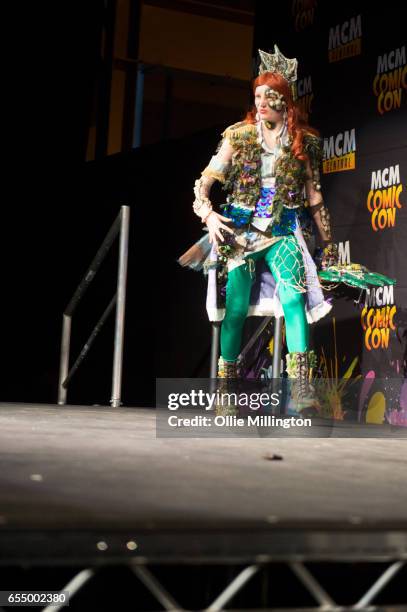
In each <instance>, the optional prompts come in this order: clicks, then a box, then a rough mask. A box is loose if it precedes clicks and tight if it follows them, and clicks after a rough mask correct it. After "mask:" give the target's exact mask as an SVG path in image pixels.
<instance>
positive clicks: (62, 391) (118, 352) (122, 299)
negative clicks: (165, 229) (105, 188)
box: [58, 206, 130, 408]
mask: <svg viewBox="0 0 407 612" xmlns="http://www.w3.org/2000/svg"><path fill="white" fill-rule="evenodd" d="M129 222H130V208H129V206H122V207H121V209H120V212H119V214H118V215H117V217H116V219H115V221H114V223H113V224H112V226H111V228H110V230H109V231H108V233H107V235H106V238H105V239H104V241H103V243H102V245H101V246H100V248H99V250H98V252H97V253H96V255H95V257H94V259H93V261H92V263H91V264H90V266H89V268H88V270H87V272H86V274H85V276H84V277H83V279H82V280H81V282H80V283H79V285H78V287H77V289H76V291H75V293H74V295H73V296H72V298H71V300H70V302H69V304H68V305H67V307H66V308H65V310H64V313H63V321H62V339H61V354H60V362H59V384H58V404H60V405H65V404H66V400H67V393H68V384H69V383H70V381H71V379H72V377H73V375H74V374H75V372H76V371H77V370H78V368H79V366H80V364H81V363H82V361H83V360H84V359H85V357H86V355H87V354H88V352H89V350H90V348H91V346H92V344H93V342H94V341H95V338H96V336H97V335H98V333H99V332H100V330H101V329H102V327H103V325H104V323H105V321H106V320H107V318H108V316H109V315H110V313H111V312H112V310H113V308H114V307H115V306H116V322H115V334H114V355H113V372H112V395H111V399H110V404H111V405H112V406H113V407H114V408H117V407H118V406H120V405H121V387H122V365H123V346H124V319H125V306H126V280H127V261H128V250H129ZM118 235H120V243H119V260H118V272H117V290H116V293H115V295H114V296H113V298H112V299H111V301H110V303H109V304H108V306H107V308H106V309H105V311H104V313H103V314H102V316H101V317H100V319H99V321H98V322H97V323H96V325H95V327H94V329H93V331H92V333H91V335H90V336H89V338H88V340H87V341H86V342H85V344H84V346H83V348H82V350H81V352H80V353H79V356H78V357H77V359H76V361H75V363H74V364H73V366H72V367H71V369H69V357H70V346H71V328H72V317H73V314H74V312H75V310H76V308H77V306H78V304H79V302H80V301H81V299H82V298H83V296H84V294H85V292H86V290H87V289H88V287H89V285H90V283H91V282H92V280H93V279H94V278H95V275H96V272H97V271H98V269H99V267H100V265H101V263H102V262H103V260H104V259H105V257H106V255H107V253H108V252H109V250H110V247H111V246H112V244H113V242H114V241H115V239H116V237H117V236H118Z"/></svg>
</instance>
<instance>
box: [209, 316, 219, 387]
mask: <svg viewBox="0 0 407 612" xmlns="http://www.w3.org/2000/svg"><path fill="white" fill-rule="evenodd" d="M219 334H220V323H219V322H218V321H215V322H213V323H212V342H211V365H210V377H211V378H216V377H217V375H218V358H219Z"/></svg>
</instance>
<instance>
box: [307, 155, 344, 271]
mask: <svg viewBox="0 0 407 612" xmlns="http://www.w3.org/2000/svg"><path fill="white" fill-rule="evenodd" d="M306 170H307V176H308V178H307V180H306V182H305V191H306V196H307V200H308V203H309V206H310V208H309V210H310V212H311V215H312V217H313V219H314V221H315V225H316V226H317V228H318V232H319V235H320V238H321V242H322V244H323V247H324V250H323V255H322V268H323V269H325V268H327V267H328V266H333V265H335V264H337V262H338V247H337V245H336V244H335V243H334V242H333V238H332V230H331V217H330V214H329V211H328V209H327V207H326V206H325V204H324V200H323V197H322V192H321V185H320V177H319V169H318V168H316V167H311V164H310V162H309V161H308V162H307V164H306Z"/></svg>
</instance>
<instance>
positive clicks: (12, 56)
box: [0, 2, 407, 405]
mask: <svg viewBox="0 0 407 612" xmlns="http://www.w3.org/2000/svg"><path fill="white" fill-rule="evenodd" d="M161 4H163V5H166V6H167V7H170V6H171V3H161ZM221 4H223V5H227V4H229V5H230V4H239V3H221ZM243 4H245V3H243ZM246 4H247V3H246ZM311 5H312V6H313V3H311V4H310V6H311ZM304 6H305V5H304ZM364 6H366V8H364ZM114 8H115V3H114V2H108V3H107V8H104V4H103V3H102V2H87V3H81V4H80V5H79V4H78V5H74V4H70V3H65V4H58V5H54V6H51V7H49V6H47V7H44V6H33V5H28V4H27V5H24V6H23V5H20V4H19V5H15V7H14V9H9V13H10V14H9V16H8V17H7V20H6V21H7V24H8V26H9V28H10V32H11V33H12V41H13V42H12V44H11V45H10V47H9V49H8V51H9V54H8V56H9V61H8V62H7V66H6V71H5V75H4V91H5V93H6V95H5V101H6V111H5V119H6V121H5V132H8V134H7V135H6V138H5V139H4V150H3V159H4V164H5V167H4V168H3V175H4V184H3V189H4V196H3V223H2V227H3V232H2V240H1V247H2V264H3V283H2V286H3V291H2V319H1V321H2V347H3V367H2V376H1V382H0V393H1V399H2V400H3V401H28V402H55V401H56V397H57V379H58V359H59V343H60V333H61V320H62V316H61V315H62V312H63V309H64V307H65V306H66V304H67V302H68V301H69V299H70V297H71V295H72V293H73V291H74V289H75V287H76V286H77V284H78V283H79V280H80V279H81V277H82V275H83V274H84V272H85V270H86V268H87V266H88V264H89V263H90V261H91V259H92V257H93V255H94V253H95V252H96V250H97V248H98V246H99V244H100V243H101V241H102V240H103V238H104V236H105V234H106V232H107V230H108V228H109V227H110V225H111V223H112V222H113V220H114V218H115V216H116V214H117V212H118V210H119V207H120V205H121V204H122V203H126V204H130V206H131V243H130V244H131V248H130V260H129V276H128V302H127V313H126V315H127V316H126V339H125V342H126V344H125V356H124V371H123V401H124V403H125V404H127V405H152V402H153V389H154V386H153V385H154V378H155V376H166V377H167V376H168V377H171V376H183V377H193V376H199V375H201V376H202V375H205V374H206V373H207V372H208V357H209V345H210V324H209V322H208V320H207V316H206V312H205V281H204V279H203V278H202V277H201V275H199V274H196V273H193V272H190V271H186V270H182V269H180V268H179V267H178V266H177V264H176V261H175V260H176V258H177V257H178V256H179V255H180V254H181V253H182V252H183V251H184V250H185V249H186V248H188V246H190V244H192V242H194V241H195V240H196V239H198V238H199V237H200V235H201V227H200V223H199V221H198V220H197V219H196V217H195V216H194V215H193V214H192V212H191V204H192V187H193V182H194V180H195V178H196V177H197V176H198V175H199V173H200V171H201V170H202V168H203V167H204V166H205V165H206V163H207V161H208V159H209V157H210V156H211V155H212V154H213V151H214V149H215V147H216V144H217V142H218V140H219V135H220V132H221V131H222V130H223V129H224V127H225V125H227V124H228V123H233V122H234V121H238V120H240V119H241V117H242V116H243V115H244V114H245V111H246V110H247V107H248V105H249V101H250V97H249V89H250V88H249V83H247V89H246V90H245V91H247V94H244V93H243V94H242V93H240V94H239V95H240V96H241V97H240V98H239V100H241V101H242V103H240V102H239V108H240V110H239V109H237V108H235V107H234V106H233V105H232V104H231V107H230V109H229V110H227V111H225V110H223V114H222V113H220V112H219V114H218V115H216V113H212V114H211V109H210V107H208V108H207V109H206V110H205V109H204V108H200V109H199V112H198V110H197V109H195V110H193V112H192V111H191V112H192V116H193V117H194V118H195V119H196V121H195V119H194V121H195V123H193V129H190V131H189V132H188V133H186V134H184V135H183V136H174V134H176V133H177V130H176V127H177V122H178V123H181V122H183V123H187V124H188V125H190V119H188V117H187V116H186V114H185V113H186V111H185V113H183V115H182V116H181V117H180V116H179V114H178V115H177V113H176V112H175V110H173V111H172V114H171V113H170V125H171V121H172V122H173V124H174V125H173V126H172V130H171V129H170V130H167V135H166V136H165V137H162V136H163V134H162V132H161V136H160V135H158V136H157V137H156V138H155V140H154V138H152V137H150V135H149V132H148V130H147V127H146V126H144V127H143V146H142V147H141V148H140V149H138V150H132V149H131V143H129V142H128V141H127V143H126V142H125V143H124V144H123V150H122V151H121V152H118V153H116V154H113V155H107V153H106V146H105V140H106V112H105V111H106V106H108V102H109V91H108V87H109V69H110V70H111V68H112V62H111V61H110V60H109V56H105V57H102V56H101V53H100V46H101V41H102V39H103V36H106V35H108V34H109V31H110V30H109V27H110V26H111V22H110V21H109V20H110V19H112V15H114ZM138 8H139V4H138V3H133V4H132V10H133V17H134V21H133V24H134V26H136V24H137V15H138ZM223 8H225V6H224V7H223ZM253 8H254V9H255V10H254V12H253V19H254V40H253V47H254V49H257V48H259V47H260V48H263V49H270V48H271V47H272V45H273V43H274V42H277V44H278V45H279V47H280V49H281V50H282V51H283V52H284V53H285V54H286V55H287V56H288V57H294V56H295V57H298V59H299V64H300V70H299V76H300V78H301V76H305V75H308V74H311V75H312V83H313V93H314V102H313V108H312V114H311V116H310V123H312V124H313V125H314V126H315V127H317V128H318V129H320V130H321V133H322V135H323V136H324V135H325V136H329V135H332V134H336V133H337V132H340V131H342V130H346V129H351V128H353V127H355V128H356V131H357V167H356V170H354V171H349V172H342V173H334V174H330V175H325V176H323V192H324V195H325V200H326V201H327V203H328V205H329V209H330V211H331V215H332V219H333V227H334V231H335V238H336V240H340V241H344V240H350V241H351V259H352V261H360V262H363V263H365V264H366V265H368V266H369V267H370V268H371V269H373V270H377V271H380V272H382V273H385V274H388V275H389V276H394V277H396V278H397V280H398V285H397V288H396V290H395V296H396V301H397V313H398V314H397V317H398V319H397V320H398V332H397V334H395V333H394V332H392V339H391V346H390V347H389V349H388V350H380V351H374V352H370V354H369V353H368V352H366V351H363V347H362V342H363V338H362V329H361V326H360V309H359V308H358V307H357V306H355V304H354V303H353V301H352V299H351V300H348V301H346V300H341V301H337V302H336V304H335V306H334V309H333V313H332V316H331V315H330V316H329V317H327V318H326V319H324V321H322V322H320V323H319V324H318V326H317V327H315V331H314V343H315V345H316V346H321V345H323V346H324V347H325V350H326V351H327V353H328V354H333V353H332V352H333V350H334V349H333V346H332V317H335V320H336V322H337V339H338V348H337V350H338V353H339V356H340V359H341V361H343V363H344V366H345V365H346V364H348V363H349V359H350V358H353V357H354V356H355V355H359V356H360V363H361V365H360V368H361V371H362V372H363V371H367V370H369V369H372V368H373V369H374V370H375V372H376V374H377V375H378V376H379V375H382V376H383V375H389V376H394V375H396V374H397V375H401V374H402V372H401V371H400V368H399V372H398V373H396V370H395V369H394V363H395V362H396V361H397V360H398V361H399V364H402V363H403V358H404V357H403V355H404V351H405V344H406V338H405V329H406V321H405V320H406V316H405V309H406V276H405V270H404V258H405V240H406V238H407V233H406V216H405V203H406V200H405V192H404V193H403V195H402V198H401V200H402V202H403V204H404V207H403V209H401V211H398V213H397V215H398V217H397V225H396V227H395V228H393V229H391V230H387V231H386V232H381V233H380V235H374V233H373V232H372V230H371V228H370V219H369V215H368V213H367V210H366V205H365V200H366V196H367V192H368V191H369V189H370V174H371V172H372V170H376V169H379V168H384V167H386V166H390V165H393V164H396V163H399V164H400V172H401V178H402V180H403V181H404V182H405V177H406V173H407V167H406V163H407V160H406V142H407V138H406V104H405V100H406V92H405V91H404V92H403V98H402V99H403V108H401V109H397V110H393V111H391V112H389V113H386V114H385V115H384V116H379V115H378V113H377V110H376V100H375V98H374V96H373V93H372V82H373V78H374V75H375V74H376V65H377V57H378V55H381V54H383V53H387V52H389V51H391V50H392V49H396V48H398V47H401V46H402V45H403V44H404V43H405V40H404V38H405V36H404V31H403V26H402V24H403V18H402V16H401V15H400V13H399V5H397V4H396V3H391V2H390V3H386V6H385V7H382V10H380V11H379V10H377V11H375V10H372V8H371V7H368V6H367V5H363V3H350V2H349V3H342V4H335V5H332V3H329V2H320V3H318V4H317V5H315V6H314V13H313V20H312V23H311V24H310V25H308V26H307V27H305V28H304V29H302V30H300V31H297V30H296V28H295V17H296V11H297V12H298V10H300V8H299V5H298V4H295V3H294V4H292V3H291V2H285V3H280V4H279V5H278V6H277V7H276V6H274V5H273V6H271V5H269V4H268V3H258V4H257V6H255V5H254V4H253ZM359 13H361V14H362V54H361V55H360V56H357V57H352V58H347V59H344V60H342V61H340V62H335V63H333V64H329V63H328V60H327V46H328V45H327V40H328V31H329V27H331V26H333V25H335V24H337V23H342V22H343V21H344V20H346V19H349V18H350V17H352V16H356V15H357V14H359ZM226 17H227V16H226ZM109 24H110V26H109ZM163 27H165V24H163ZM110 29H111V28H110ZM157 36H159V32H157ZM135 39H137V36H135ZM135 39H134V38H133V49H132V48H130V47H131V45H130V47H129V55H130V56H133V57H134V56H136V55H137V53H135V52H134V45H135V44H136V42H137V41H135ZM132 78H133V80H134V74H133V77H132ZM241 86H242V84H241V83H240V84H239V87H240V88H241ZM239 91H242V90H241V89H240V90H239ZM95 92H96V94H97V99H98V100H99V104H98V111H97V118H96V125H97V130H98V140H97V144H96V154H95V159H93V160H88V161H86V159H87V157H86V143H87V138H88V129H89V125H90V123H91V122H92V121H94V99H95ZM244 100H246V102H244ZM175 106H176V101H173V109H174V108H175ZM158 110H160V109H159V108H158ZM167 110H168V108H167ZM164 111H165V108H164V109H163V108H161V112H164ZM157 112H158V111H157ZM205 113H207V115H208V116H207V117H206V118H205V120H204V119H202V121H201V120H198V119H200V118H201V115H202V116H203V115H204V114H205ZM145 116H146V117H149V121H150V122H151V116H150V114H149V110H148V105H147V106H146V110H145ZM156 116H157V121H158V120H160V121H161V119H162V116H161V115H159V114H157V115H156ZM208 117H209V119H208ZM130 127H131V126H130ZM404 189H405V187H404ZM222 197H223V196H222V195H221V194H220V192H219V191H218V192H216V191H214V198H213V199H214V201H222ZM116 256H117V250H114V249H113V250H112V253H111V254H110V256H109V258H108V259H107V261H106V262H105V264H104V266H103V269H102V271H101V272H100V275H98V277H97V279H96V280H95V281H94V283H93V285H92V286H91V289H90V291H89V294H87V296H86V298H85V300H84V302H83V304H81V306H80V313H79V312H78V316H77V318H75V319H74V327H73V330H74V331H73V346H72V354H73V355H75V354H76V353H77V352H78V351H79V350H80V347H81V345H82V344H83V342H84V341H85V340H86V338H87V336H88V335H89V333H90V331H91V329H92V327H93V324H94V323H96V320H97V318H98V317H99V316H100V315H101V313H102V312H103V310H104V308H105V307H106V305H107V303H108V301H109V300H110V297H111V295H112V293H113V290H114V284H115V278H114V273H115V269H116V259H117V257H116ZM112 340H113V318H112V319H111V320H110V321H109V323H108V324H107V325H106V328H105V329H104V330H103V332H102V333H101V334H100V337H99V338H98V339H97V341H96V343H95V346H94V347H93V349H92V352H91V353H90V355H89V356H88V358H87V360H86V362H85V363H84V364H83V366H82V367H81V369H80V370H79V372H78V374H77V375H76V376H75V379H74V380H73V382H72V387H71V388H70V392H69V402H70V403H85V404H86V403H101V404H107V403H108V401H109V398H110V385H111V365H112ZM401 370H402V368H401Z"/></svg>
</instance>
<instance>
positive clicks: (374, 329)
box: [360, 285, 397, 351]
mask: <svg viewBox="0 0 407 612" xmlns="http://www.w3.org/2000/svg"><path fill="white" fill-rule="evenodd" d="M396 313H397V307H396V305H395V303H394V285H385V286H384V287H378V288H377V289H370V290H367V291H366V298H365V306H364V308H363V309H362V312H361V315H360V321H361V325H362V329H363V332H364V345H365V348H366V349H367V350H368V351H372V350H378V349H387V348H388V347H389V341H390V330H393V331H396V325H395V322H394V317H395V316H396Z"/></svg>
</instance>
